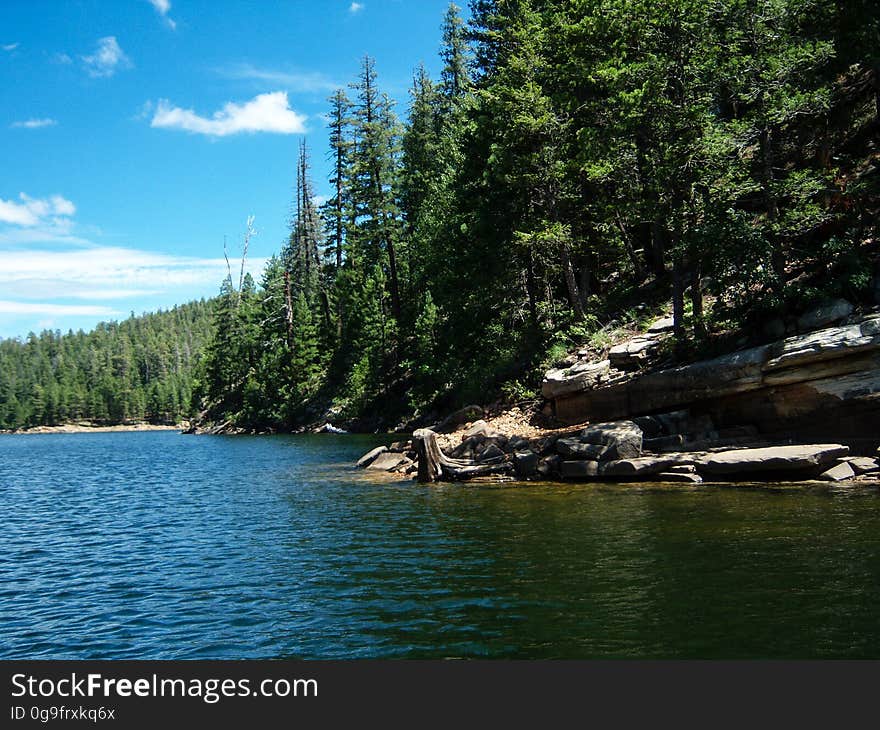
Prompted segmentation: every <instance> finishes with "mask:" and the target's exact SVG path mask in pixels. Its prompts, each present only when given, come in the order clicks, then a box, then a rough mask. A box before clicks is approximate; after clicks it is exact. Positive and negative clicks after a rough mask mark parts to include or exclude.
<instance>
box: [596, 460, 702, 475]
mask: <svg viewBox="0 0 880 730" xmlns="http://www.w3.org/2000/svg"><path fill="white" fill-rule="evenodd" d="M682 463H687V462H686V461H684V460H683V459H682V457H679V456H676V457H669V458H663V457H660V456H657V457H655V456H642V457H640V458H637V459H619V460H617V461H608V462H605V463H604V464H603V465H602V467H601V474H602V476H603V477H641V476H649V475H652V474H661V473H663V472H667V471H669V469H671V468H672V467H674V466H680V465H681V464H682Z"/></svg>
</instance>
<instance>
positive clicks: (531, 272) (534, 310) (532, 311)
mask: <svg viewBox="0 0 880 730" xmlns="http://www.w3.org/2000/svg"><path fill="white" fill-rule="evenodd" d="M536 286H537V285H536V283H535V262H534V257H533V255H532V249H531V248H529V250H528V254H527V256H526V294H527V295H528V297H529V317H530V318H531V320H532V327H533V328H535V329H538V302H537V298H538V292H537V289H536Z"/></svg>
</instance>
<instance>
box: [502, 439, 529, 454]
mask: <svg viewBox="0 0 880 730" xmlns="http://www.w3.org/2000/svg"><path fill="white" fill-rule="evenodd" d="M507 447H508V448H509V449H510V450H511V451H527V450H528V448H529V440H528V439H524V438H523V437H522V436H511V437H510V440H509V441H508V442H507Z"/></svg>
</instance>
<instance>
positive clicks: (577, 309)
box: [561, 242, 584, 321]
mask: <svg viewBox="0 0 880 730" xmlns="http://www.w3.org/2000/svg"><path fill="white" fill-rule="evenodd" d="M561 255H562V271H563V272H564V274H565V285H566V287H568V300H569V301H570V302H571V308H572V309H574V314H575V318H576V319H577V321H581V320H582V319H583V318H584V305H583V302H582V301H581V294H580V291H578V285H577V280H576V279H575V277H574V267H573V266H572V264H571V248H570V247H569V245H568V243H567V242H566V243H563V244H562V246H561Z"/></svg>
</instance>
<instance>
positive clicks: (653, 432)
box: [632, 416, 663, 438]
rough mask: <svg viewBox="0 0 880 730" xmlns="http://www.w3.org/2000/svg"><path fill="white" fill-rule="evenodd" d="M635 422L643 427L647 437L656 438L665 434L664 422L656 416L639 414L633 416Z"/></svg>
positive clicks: (643, 432) (644, 434)
mask: <svg viewBox="0 0 880 730" xmlns="http://www.w3.org/2000/svg"><path fill="white" fill-rule="evenodd" d="M632 420H633V423H635V424H636V426H638V427H639V428H640V429H642V434H643V436H644V437H645V438H656V437H657V436H662V435H663V424H662V423H660V421H658V420H657V419H656V418H654V416H637V417H636V418H633V419H632Z"/></svg>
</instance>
